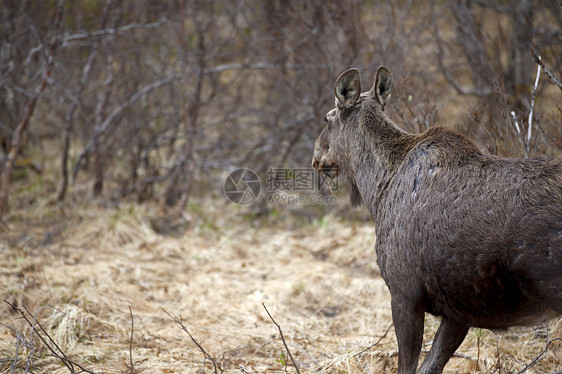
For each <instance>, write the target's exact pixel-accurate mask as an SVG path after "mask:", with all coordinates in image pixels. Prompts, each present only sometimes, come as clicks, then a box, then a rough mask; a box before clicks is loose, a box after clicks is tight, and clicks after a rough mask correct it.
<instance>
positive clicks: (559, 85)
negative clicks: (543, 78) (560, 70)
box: [531, 50, 562, 91]
mask: <svg viewBox="0 0 562 374" xmlns="http://www.w3.org/2000/svg"><path fill="white" fill-rule="evenodd" d="M531 54H532V55H533V59H534V60H535V62H536V63H537V64H539V66H540V67H542V68H543V70H544V73H545V74H546V75H547V76H548V77H549V78H550V80H551V81H552V83H554V84H555V85H556V86H558V88H560V91H562V83H560V81H559V80H558V79H556V77H555V76H554V74H552V72H551V71H550V70H548V69H547V67H546V66H544V63H543V62H542V60H541V56H539V55H537V53H536V52H535V51H534V50H531Z"/></svg>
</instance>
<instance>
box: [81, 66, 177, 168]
mask: <svg viewBox="0 0 562 374" xmlns="http://www.w3.org/2000/svg"><path fill="white" fill-rule="evenodd" d="M180 78H181V75H173V76H169V77H166V78H164V79H160V80H158V81H156V82H152V83H151V84H148V85H146V86H144V87H143V88H142V89H141V90H140V91H138V92H136V93H134V94H133V95H131V96H130V97H129V99H128V100H127V101H125V102H124V103H123V104H121V105H119V106H118V107H117V108H115V109H114V110H113V112H111V114H110V115H109V116H107V117H106V119H105V120H104V121H103V122H102V124H101V125H100V126H99V128H97V129H96V132H95V133H94V135H93V136H92V138H91V139H90V141H89V142H88V144H86V146H85V147H84V149H83V150H82V152H81V153H80V155H79V156H78V160H77V161H76V165H75V166H74V171H73V173H72V177H73V178H74V179H75V178H76V175H77V174H78V171H79V170H80V167H81V166H82V162H83V160H84V158H85V157H86V156H87V155H89V154H90V152H91V151H92V148H93V147H94V145H95V144H96V142H97V141H98V139H99V138H100V137H101V136H102V135H103V134H105V133H106V132H107V131H108V130H109V129H110V128H111V126H112V125H113V123H114V121H115V120H116V118H117V117H119V116H120V115H121V113H123V111H124V110H125V109H127V108H128V107H130V106H131V105H133V104H134V103H136V102H137V101H138V100H139V99H140V98H141V97H143V96H144V95H146V94H148V93H150V92H151V91H154V90H155V89H157V88H160V87H162V86H164V85H167V84H170V83H172V82H173V81H175V80H178V79H180Z"/></svg>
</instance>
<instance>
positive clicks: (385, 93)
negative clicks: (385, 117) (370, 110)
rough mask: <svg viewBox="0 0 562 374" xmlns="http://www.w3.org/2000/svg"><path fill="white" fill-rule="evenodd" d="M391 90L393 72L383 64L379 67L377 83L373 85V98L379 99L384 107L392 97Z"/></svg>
mask: <svg viewBox="0 0 562 374" xmlns="http://www.w3.org/2000/svg"><path fill="white" fill-rule="evenodd" d="M391 91H392V74H391V73H390V70H388V69H387V68H386V67H384V66H382V65H381V66H379V68H378V69H377V76H376V78H375V84H374V85H373V88H371V98H372V99H377V101H378V102H379V103H380V104H381V105H382V106H383V107H384V105H385V104H386V102H387V101H388V98H389V97H390V92H391Z"/></svg>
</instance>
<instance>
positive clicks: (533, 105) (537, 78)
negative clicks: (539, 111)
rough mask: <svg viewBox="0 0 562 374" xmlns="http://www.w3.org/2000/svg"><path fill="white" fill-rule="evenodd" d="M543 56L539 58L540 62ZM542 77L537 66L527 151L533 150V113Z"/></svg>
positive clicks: (539, 66) (530, 111) (528, 128)
mask: <svg viewBox="0 0 562 374" xmlns="http://www.w3.org/2000/svg"><path fill="white" fill-rule="evenodd" d="M540 59H541V56H539V61H540ZM540 77H541V65H540V64H539V65H538V66H537V77H536V78H535V85H534V86H533V93H532V94H531V110H529V124H528V127H527V142H526V144H527V151H529V150H530V148H531V131H532V129H533V111H534V109H535V99H536V98H537V86H538V85H539V79H540Z"/></svg>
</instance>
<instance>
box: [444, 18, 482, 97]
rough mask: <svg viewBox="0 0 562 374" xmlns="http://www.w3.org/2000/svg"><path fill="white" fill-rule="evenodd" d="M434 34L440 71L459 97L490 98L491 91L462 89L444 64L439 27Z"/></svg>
mask: <svg viewBox="0 0 562 374" xmlns="http://www.w3.org/2000/svg"><path fill="white" fill-rule="evenodd" d="M433 30H434V31H433V33H434V35H435V40H436V42H437V63H438V64H439V71H441V74H443V76H444V77H445V79H446V80H447V82H448V83H449V84H450V85H451V86H452V87H453V88H454V89H455V90H456V91H457V92H458V93H459V95H463V96H488V95H490V94H491V93H492V91H491V90H490V89H481V90H478V89H475V88H473V89H467V88H464V87H461V85H460V84H459V83H458V82H457V81H456V80H455V79H454V78H453V75H452V74H451V72H450V71H449V70H448V69H447V67H446V66H445V62H444V54H445V53H444V49H443V41H442V40H441V36H440V35H439V30H438V29H437V25H436V26H435V27H434V29H433Z"/></svg>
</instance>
